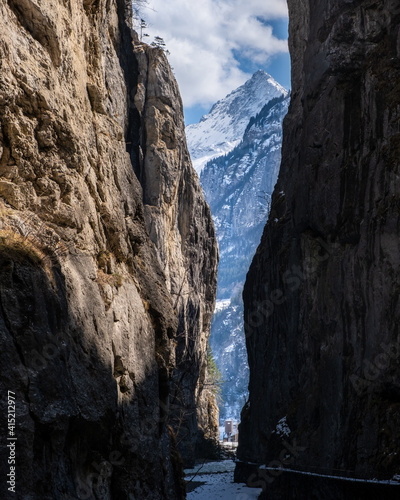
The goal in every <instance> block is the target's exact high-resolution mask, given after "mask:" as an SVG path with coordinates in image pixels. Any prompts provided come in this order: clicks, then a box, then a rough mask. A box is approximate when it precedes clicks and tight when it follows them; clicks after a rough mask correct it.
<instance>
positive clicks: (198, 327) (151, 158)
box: [135, 45, 218, 464]
mask: <svg viewBox="0 0 400 500" xmlns="http://www.w3.org/2000/svg"><path fill="white" fill-rule="evenodd" d="M137 60H138V63H139V65H138V68H139V77H138V89H139V91H138V93H137V94H136V96H135V103H136V105H137V109H138V112H139V115H140V123H141V127H140V133H141V139H140V144H141V145H142V146H141V147H142V148H143V149H142V151H143V153H142V154H143V158H141V157H139V159H138V161H137V167H136V171H137V173H138V178H139V180H140V181H141V184H142V186H143V200H144V207H145V212H144V213H145V220H146V223H147V227H148V230H149V234H150V238H151V240H152V241H153V242H154V244H155V247H156V249H157V255H158V260H159V263H160V266H161V268H162V269H163V272H164V275H165V278H166V285H167V288H168V291H169V292H170V294H171V297H172V301H173V305H174V308H175V309H176V311H177V314H178V319H179V326H178V331H177V336H176V342H177V347H176V355H177V358H176V370H175V371H174V376H173V381H172V390H171V405H172V407H173V418H172V422H173V425H174V428H175V429H176V430H178V429H179V431H178V434H179V436H178V442H179V448H180V450H181V453H182V455H183V458H184V459H185V462H186V463H188V464H190V463H193V460H194V458H195V456H196V448H198V449H199V450H201V449H203V448H204V445H205V444H206V443H204V442H203V440H204V439H205V440H206V441H211V443H210V445H212V443H213V442H215V441H218V410H217V407H216V403H215V396H214V394H213V393H212V391H210V390H209V389H208V386H207V385H206V379H207V356H206V349H207V341H208V337H209V334H210V328H211V318H212V314H213V310H214V300H215V294H216V285H217V283H216V278H217V275H216V266H217V263H218V246H217V244H216V240H215V232H214V226H213V222H212V218H211V213H210V209H209V207H208V205H207V203H206V202H205V199H204V195H203V191H202V189H201V187H200V182H199V178H198V176H197V175H196V174H195V173H194V171H193V168H192V164H191V161H190V157H189V153H188V150H187V145H186V138H185V125H184V120H183V106H182V102H181V98H180V94H179V89H178V86H177V84H176V81H175V78H174V76H173V74H172V71H171V68H170V66H169V64H168V63H167V60H166V58H165V56H164V53H163V51H162V50H160V49H158V50H154V49H151V48H150V47H148V46H145V45H142V46H141V47H139V48H138V51H137Z"/></svg>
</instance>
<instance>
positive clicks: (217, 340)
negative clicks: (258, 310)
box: [200, 72, 289, 421]
mask: <svg viewBox="0 0 400 500" xmlns="http://www.w3.org/2000/svg"><path fill="white" fill-rule="evenodd" d="M265 75H266V73H264V72H257V73H256V74H255V76H254V77H253V78H252V80H258V79H259V78H261V79H265ZM267 76H268V75H267ZM250 81H251V80H250ZM245 85H246V84H245ZM277 85H278V84H277ZM261 87H262V86H261ZM241 88H242V87H240V89H241ZM238 90H239V89H238ZM233 94H235V95H237V94H238V91H235V92H232V94H230V96H231V95H233ZM240 94H241V95H243V92H240ZM228 97H229V96H228ZM262 101H263V99H262V98H261V97H260V96H257V102H258V103H260V102H262ZM220 102H221V101H220ZM218 104H219V103H217V105H218ZM288 104H289V97H288V92H287V91H284V92H282V91H281V92H279V96H278V97H273V98H269V99H268V102H267V103H266V104H264V105H262V106H261V108H259V109H258V110H257V111H256V112H254V113H253V110H254V108H255V105H254V103H251V105H250V104H249V107H250V108H251V110H252V111H251V112H249V113H248V115H249V114H250V115H251V114H252V116H251V117H250V118H249V119H248V120H247V123H246V125H245V126H244V127H243V134H242V137H241V138H240V140H238V141H237V144H236V146H235V147H234V148H233V149H232V150H231V151H229V152H228V153H227V154H224V155H223V156H220V157H218V158H215V159H213V160H211V161H209V162H208V163H206V165H204V168H203V170H202V172H201V175H200V181H201V184H202V186H203V190H204V194H205V197H206V199H207V201H208V203H209V205H210V208H211V213H212V215H213V219H214V224H215V229H216V235H217V239H218V243H219V247H220V262H219V267H218V291H217V299H218V300H217V306H216V311H215V313H214V317H213V322H212V326H211V337H210V344H211V347H212V350H213V353H214V358H215V362H216V364H217V366H218V368H219V370H220V371H221V374H222V378H223V380H224V381H225V383H224V385H223V387H222V399H223V404H222V405H221V406H220V418H221V420H222V421H223V420H224V419H228V418H233V419H239V417H240V410H241V408H242V407H243V404H244V400H245V398H246V396H247V386H248V377H249V368H248V364H247V352H246V346H245V336H244V331H243V301H242V297H241V294H242V288H243V284H244V280H245V277H246V273H247V271H248V268H249V266H250V263H251V259H252V258H253V255H254V253H255V251H256V249H257V246H258V244H259V241H260V238H261V234H262V231H263V228H264V225H265V223H266V221H267V218H268V213H269V202H270V198H271V194H272V191H273V189H274V186H275V183H276V179H277V176H278V172H279V166H280V158H281V143H282V121H283V118H284V116H285V114H286V113H287V109H288ZM217 105H216V106H217ZM216 106H214V107H213V110H215V109H216ZM225 110H226V112H228V111H229V106H225ZM241 112H242V114H243V115H245V112H244V110H242V111H241ZM210 115H211V113H210ZM210 115H208V116H210ZM220 118H221V120H222V121H223V123H227V121H228V119H224V116H222V114H221V115H220ZM228 118H229V120H231V122H235V121H236V122H237V123H239V122H240V120H239V119H236V120H235V117H233V116H229V117H228ZM207 147H208V144H207V143H205V144H204V145H203V146H202V148H203V150H206V149H207Z"/></svg>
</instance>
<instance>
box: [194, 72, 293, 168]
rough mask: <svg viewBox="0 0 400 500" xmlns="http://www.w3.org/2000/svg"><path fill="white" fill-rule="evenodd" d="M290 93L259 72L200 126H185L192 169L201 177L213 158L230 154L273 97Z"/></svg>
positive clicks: (223, 102) (225, 100)
mask: <svg viewBox="0 0 400 500" xmlns="http://www.w3.org/2000/svg"><path fill="white" fill-rule="evenodd" d="M281 95H284V96H285V97H286V96H287V95H288V91H287V90H286V89H285V88H284V87H282V86H281V85H280V84H279V83H278V82H277V81H275V80H274V78H273V77H272V76H271V75H269V74H268V73H266V72H265V71H262V70H258V71H256V73H254V75H253V76H252V77H251V78H250V79H249V80H247V82H245V83H244V84H243V85H241V86H240V87H238V88H237V89H236V90H234V91H232V92H231V93H230V94H228V95H227V96H226V97H224V98H223V99H221V100H220V101H218V102H217V103H215V104H214V106H213V107H212V108H211V110H210V112H209V114H208V115H205V116H203V117H202V119H201V120H200V122H199V123H196V124H194V125H189V126H188V127H186V136H187V141H188V146H189V151H190V155H191V157H192V161H193V166H194V168H195V169H196V171H197V173H198V174H200V173H201V171H202V169H203V167H204V165H205V164H206V163H207V162H208V161H209V160H211V159H214V158H217V157H218V156H221V155H224V154H226V153H228V152H229V151H231V150H232V149H233V148H234V147H235V146H236V145H237V144H238V143H239V142H240V141H241V139H242V137H243V134H244V132H245V130H246V126H247V124H248V123H249V120H250V118H251V117H253V116H256V114H257V113H258V112H259V111H260V110H261V108H262V107H263V106H264V105H265V104H266V103H267V102H269V101H270V100H271V99H273V98H274V97H279V96H281Z"/></svg>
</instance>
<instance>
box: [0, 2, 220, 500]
mask: <svg viewBox="0 0 400 500" xmlns="http://www.w3.org/2000/svg"><path fill="white" fill-rule="evenodd" d="M130 11H131V8H130V4H129V2H125V1H124V0H117V1H115V0H111V1H110V0H109V1H105V0H99V1H95V2H89V1H84V2H80V1H77V0H65V1H63V2H53V1H52V0H43V1H41V2H38V1H36V0H8V1H7V2H2V3H1V5H0V29H1V35H0V64H1V71H0V275H1V277H0V335H1V351H0V367H1V368H0V369H1V390H2V394H3V395H7V391H12V393H15V400H16V422H17V425H16V436H17V438H18V442H17V471H18V472H17V495H18V498H31V499H40V500H45V499H54V498H60V499H76V498H85V499H95V498H96V499H97V498H108V499H118V500H120V499H122V500H123V499H128V498H146V499H147V498H148V499H165V498H168V499H175V498H184V496H185V493H184V490H183V487H182V482H181V477H182V471H181V464H180V459H179V454H178V452H177V446H180V447H181V449H182V450H183V451H185V452H186V456H187V458H188V459H192V457H193V455H194V453H196V449H195V448H196V440H197V441H198V443H199V444H201V443H202V439H200V438H202V436H205V437H206V438H210V439H211V440H212V439H214V438H215V436H216V431H215V426H216V424H217V415H216V414H215V411H214V410H213V408H215V401H214V398H213V395H212V394H210V393H209V392H208V391H207V390H205V389H204V380H205V379H206V376H207V367H206V354H205V351H206V344H207V338H208V335H209V328H210V321H211V312H212V310H213V307H214V300H215V292H216V268H217V260H218V250H217V244H216V240H215V236H214V228H213V224H212V220H211V216H210V213H209V209H208V207H207V205H206V203H205V202H204V198H203V195H202V192H201V189H200V187H199V181H198V178H197V175H196V174H195V173H194V171H193V170H192V168H191V164H190V160H189V157H188V153H187V149H186V141H185V137H184V133H183V130H184V129H183V119H182V116H181V113H182V105H181V101H180V97H179V92H178V88H177V86H176V83H175V80H174V78H173V76H172V75H171V71H170V68H169V66H168V63H167V61H166V58H165V56H164V54H163V53H162V52H161V51H159V50H157V49H155V50H151V49H149V48H147V47H146V46H143V45H142V44H140V43H139V42H138V40H137V37H136V35H135V33H133V32H132V31H131V30H130ZM192 360H193V368H194V369H193V371H192V372H191V373H190V376H188V377H187V380H185V383H182V384H181V385H179V384H178V383H177V382H176V381H177V380H178V381H179V382H180V380H179V377H180V376H181V374H182V373H186V372H185V366H186V365H187V364H189V363H191V362H192ZM177 387H178V388H179V389H180V390H181V391H182V392H183V393H184V395H185V398H186V399H182V398H181V399H177V398H176V391H177ZM184 391H186V392H184ZM189 392H190V394H189ZM6 406H7V400H6V398H5V397H3V398H2V401H1V409H2V414H3V415H6V413H7V408H6ZM171 406H172V416H171ZM189 410H190V411H189ZM176 415H177V416H178V417H182V418H180V420H179V422H178V423H181V424H182V425H181V427H182V429H185V431H186V434H185V435H183V436H182V435H181V434H180V433H179V432H177V417H176ZM6 425H7V424H6V420H5V419H4V418H3V419H1V423H0V432H1V434H2V436H6V435H7V428H6ZM7 456H8V451H7V449H6V447H5V444H4V441H2V444H1V457H2V460H1V466H0V467H1V474H2V477H6V474H7V473H8V466H7V463H6V460H5V459H4V460H3V458H6V457H7ZM4 483H5V482H3V484H2V488H4V487H6V485H5V484H4ZM2 491H3V490H2ZM5 491H6V490H5ZM4 495H6V492H4ZM4 495H3V493H2V498H3V497H4V498H5V496H4Z"/></svg>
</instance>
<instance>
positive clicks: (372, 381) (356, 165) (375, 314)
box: [237, 0, 400, 499]
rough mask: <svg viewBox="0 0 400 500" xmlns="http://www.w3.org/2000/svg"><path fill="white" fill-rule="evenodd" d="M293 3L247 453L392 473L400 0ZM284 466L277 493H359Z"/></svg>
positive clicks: (253, 308) (399, 395)
mask: <svg viewBox="0 0 400 500" xmlns="http://www.w3.org/2000/svg"><path fill="white" fill-rule="evenodd" d="M288 3H289V19H290V26H289V31H290V36H289V42H290V51H291V58H292V99H291V105H290V108H289V114H288V115H287V117H286V119H285V121H284V138H283V151H282V155H283V156H282V164H281V170H280V174H279V180H278V183H277V186H276V188H275V190H274V194H273V199H272V208H271V213H270V217H269V221H268V223H267V226H266V228H265V231H264V234H263V237H262V241H261V244H260V246H259V248H258V250H257V253H256V255H255V257H254V260H253V263H252V265H251V268H250V271H249V273H248V276H247V281H246V285H245V289H244V302H245V328H246V336H247V348H248V357H249V364H250V400H249V403H248V405H246V407H245V408H244V410H243V412H242V424H241V428H240V438H239V439H240V442H239V450H238V456H239V458H240V459H241V460H242V461H244V462H257V463H259V464H266V465H269V464H272V466H275V467H276V466H279V465H284V466H288V465H290V466H291V467H292V468H299V469H301V470H309V471H312V472H320V473H339V474H342V475H344V474H346V475H355V476H362V477H367V478H374V477H383V478H390V477H392V476H393V475H394V474H396V473H398V471H399V468H400V455H399V454H398V450H397V443H398V442H399V439H400V434H399V429H400V426H399V423H400V358H399V355H400V349H399V344H400V336H399V335H400V332H399V324H400V323H399V319H400V305H399V288H398V282H399V270H400V269H399V266H400V252H399V223H400V219H399V200H400V181H399V166H400V160H399V158H400V156H399V152H400V149H399V145H400V134H399V128H398V124H399V118H400V115H399V113H400V83H399V82H400V35H399V27H400V6H399V4H398V2H393V1H390V0H384V1H382V2H375V1H369V0H367V1H355V0H354V1H345V0H336V1H334V2H324V1H322V0H321V1H316V2H311V1H308V0H307V1H305V2H297V1H295V0H289V2H288ZM278 424H279V425H278ZM283 424H284V425H283ZM285 443H286V444H285ZM241 467H242V466H240V467H239V468H238V470H237V478H239V476H241V471H240V468H241ZM242 471H243V467H242ZM277 475H279V472H278V473H276V472H275V474H274V473H272V474H269V473H268V472H267V471H265V470H264V473H263V476H262V477H261V480H262V481H261V482H262V484H264V486H265V487H266V488H267V489H268V491H269V493H268V494H269V495H271V494H273V492H274V487H277V485H278V483H280V487H281V488H283V490H280V493H279V494H278V493H276V491H275V493H276V495H275V497H274V498H296V499H298V498H311V496H312V494H314V496H313V498H324V499H326V498H344V496H342V497H341V496H340V495H339V494H336V496H335V492H334V489H335V488H332V489H331V491H329V492H327V491H325V492H322V490H321V489H319V488H320V487H321V488H322V487H323V485H322V486H321V485H319V486H316V490H315V491H312V488H311V487H310V484H312V478H311V479H309V480H307V481H306V480H305V479H304V481H305V482H306V483H307V485H308V486H305V485H304V484H302V487H301V488H298V489H297V492H295V490H294V489H293V487H294V486H293V482H292V484H291V486H292V489H291V490H289V491H284V488H285V485H284V484H283V482H282V481H278V480H275V478H276V476H277ZM255 477H256V476H252V480H253V481H254V479H255ZM302 481H303V479H302ZM288 484H289V481H287V483H286V486H287V485H288ZM315 484H316V483H315ZM307 488H308V489H307ZM282 491H283V492H282ZM296 495H297V496H296ZM338 495H339V496H338ZM268 498H270V496H268ZM346 498H358V496H351V495H350V496H348V497H346ZM382 498H383V496H382ZM385 498H386V497H385Z"/></svg>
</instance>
